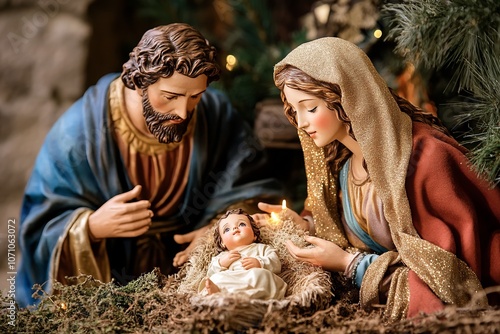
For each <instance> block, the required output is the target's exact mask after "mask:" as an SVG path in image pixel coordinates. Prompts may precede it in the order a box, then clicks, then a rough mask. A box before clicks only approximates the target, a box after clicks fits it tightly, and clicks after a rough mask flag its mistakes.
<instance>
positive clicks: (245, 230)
mask: <svg viewBox="0 0 500 334" xmlns="http://www.w3.org/2000/svg"><path fill="white" fill-rule="evenodd" d="M214 240H215V242H216V244H217V249H218V250H219V251H220V253H219V254H217V255H216V256H214V257H213V258H212V261H211V262H210V265H209V268H208V272H207V277H206V278H205V279H204V280H203V281H202V282H201V283H200V287H199V291H200V292H201V293H207V294H214V293H217V292H221V291H223V292H229V293H245V294H247V295H249V296H250V297H251V298H257V299H281V298H283V297H284V296H285V293H286V288H287V284H286V283H285V282H284V281H283V280H282V279H281V278H280V277H279V276H278V275H277V274H279V273H280V272H281V262H280V259H279V257H278V253H277V251H276V249H274V248H273V247H271V246H269V245H266V244H263V243H262V242H261V238H260V230H259V227H258V226H257V225H256V223H255V221H254V219H253V218H252V216H250V215H249V214H248V213H246V212H245V211H243V210H241V209H234V210H229V211H228V212H227V213H226V214H225V215H223V216H222V217H221V218H220V220H219V221H218V222H217V224H216V225H215V229H214Z"/></svg>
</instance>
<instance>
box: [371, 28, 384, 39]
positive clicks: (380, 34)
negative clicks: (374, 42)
mask: <svg viewBox="0 0 500 334" xmlns="http://www.w3.org/2000/svg"><path fill="white" fill-rule="evenodd" d="M373 36H375V38H380V37H382V30H380V29H377V30H375V31H374V32H373Z"/></svg>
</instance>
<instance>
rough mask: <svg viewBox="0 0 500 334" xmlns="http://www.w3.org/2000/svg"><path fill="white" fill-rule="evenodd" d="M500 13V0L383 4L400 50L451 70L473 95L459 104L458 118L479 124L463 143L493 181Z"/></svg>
mask: <svg viewBox="0 0 500 334" xmlns="http://www.w3.org/2000/svg"><path fill="white" fill-rule="evenodd" d="M499 12H500V1H497V0H453V1H452V0H448V1H445V0H407V1H405V2H404V3H397V4H386V5H385V6H384V7H383V8H382V14H383V16H385V17H387V19H388V21H389V23H390V27H391V30H390V31H389V37H388V38H390V39H393V40H394V41H395V42H396V51H397V52H400V53H401V54H402V55H403V56H404V57H406V59H407V60H409V61H411V62H413V63H414V64H415V66H416V67H426V68H429V69H434V70H439V69H442V68H448V69H452V70H453V71H454V74H453V77H452V80H451V83H452V86H453V87H457V88H458V92H462V91H468V92H470V93H471V94H472V96H473V99H470V100H469V101H468V102H463V103H460V105H456V106H459V107H460V110H462V111H463V112H462V114H461V115H459V116H458V118H459V122H460V123H468V124H473V125H474V128H473V129H472V131H470V133H468V134H466V136H465V138H466V140H465V142H464V144H470V145H471V146H472V147H473V149H471V152H470V158H471V162H472V164H473V166H474V168H475V169H476V170H477V171H478V173H479V174H481V175H486V177H487V178H488V180H489V181H490V182H491V183H493V184H498V183H499V180H500V131H499V128H500V110H499V109H500V97H499V95H498V92H499V91H500V84H499V78H500V15H498V13H499Z"/></svg>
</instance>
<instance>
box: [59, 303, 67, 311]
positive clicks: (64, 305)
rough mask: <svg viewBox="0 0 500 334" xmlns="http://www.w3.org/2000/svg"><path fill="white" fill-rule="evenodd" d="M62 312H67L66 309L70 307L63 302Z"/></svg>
mask: <svg viewBox="0 0 500 334" xmlns="http://www.w3.org/2000/svg"><path fill="white" fill-rule="evenodd" d="M59 306H60V307H61V309H62V310H64V311H66V309H67V308H68V305H66V303H64V302H62V303H61V304H60V305H59Z"/></svg>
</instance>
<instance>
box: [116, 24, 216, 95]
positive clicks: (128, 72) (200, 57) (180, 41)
mask: <svg viewBox="0 0 500 334" xmlns="http://www.w3.org/2000/svg"><path fill="white" fill-rule="evenodd" d="M129 56H130V59H129V60H128V61H127V62H126V63H125V64H123V72H122V75H121V78H122V81H123V83H124V84H125V86H126V87H128V88H130V89H136V88H138V89H145V88H147V87H148V86H149V85H151V84H153V83H155V82H156V81H157V80H158V79H159V78H160V77H163V78H168V77H170V76H172V75H173V74H174V71H176V72H178V73H180V74H183V75H186V76H188V77H191V78H195V77H197V76H199V75H202V74H205V75H206V76H207V77H208V82H207V84H208V83H210V82H212V81H216V80H218V79H219V74H220V67H219V65H218V64H217V62H216V60H215V57H216V51H215V48H214V47H213V46H211V45H210V43H209V42H208V41H207V40H206V39H205V38H204V37H203V35H202V34H201V33H200V32H199V31H198V30H196V29H195V28H193V27H192V26H190V25H188V24H185V23H172V24H169V25H163V26H159V27H156V28H153V29H150V30H148V31H146V32H145V33H144V35H143V36H142V38H141V40H140V41H139V44H137V46H136V47H135V48H134V49H133V50H132V52H131V53H130V54H129Z"/></svg>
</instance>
